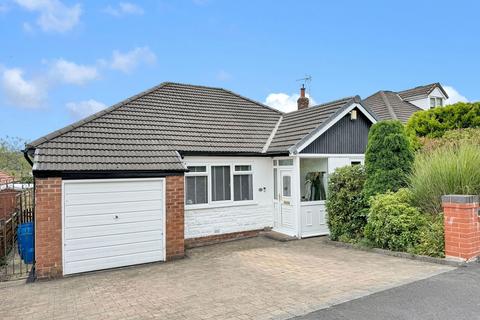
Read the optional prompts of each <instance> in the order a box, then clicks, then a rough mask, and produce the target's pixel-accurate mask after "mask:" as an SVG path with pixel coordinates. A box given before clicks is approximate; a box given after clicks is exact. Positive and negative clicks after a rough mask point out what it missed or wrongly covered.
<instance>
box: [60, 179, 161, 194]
mask: <svg viewBox="0 0 480 320" xmlns="http://www.w3.org/2000/svg"><path fill="white" fill-rule="evenodd" d="M98 181H99V180H98ZM152 181H155V180H150V181H148V180H147V179H145V180H143V181H127V180H123V181H120V180H117V181H114V180H110V181H107V180H104V181H102V182H101V183H96V182H97V181H89V182H81V181H79V182H78V183H74V184H69V185H67V186H66V188H65V191H68V193H70V194H77V193H101V192H111V191H114V192H122V191H125V192H129V191H132V190H136V191H149V190H156V191H159V192H160V193H161V192H162V190H163V186H162V185H159V184H155V183H149V182H152Z"/></svg>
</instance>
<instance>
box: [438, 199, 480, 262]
mask: <svg viewBox="0 0 480 320" xmlns="http://www.w3.org/2000/svg"><path fill="white" fill-rule="evenodd" d="M442 202H443V214H444V223H445V256H446V257H449V258H454V259H457V260H463V261H468V260H472V259H474V258H476V257H478V256H479V255H480V221H479V216H478V214H479V209H480V204H479V197H478V196H469V195H449V196H443V197H442Z"/></svg>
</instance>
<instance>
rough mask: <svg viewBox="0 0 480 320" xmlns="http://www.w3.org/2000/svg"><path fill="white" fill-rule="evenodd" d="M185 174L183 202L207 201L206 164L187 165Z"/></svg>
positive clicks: (197, 202) (198, 202) (196, 202)
mask: <svg viewBox="0 0 480 320" xmlns="http://www.w3.org/2000/svg"><path fill="white" fill-rule="evenodd" d="M188 169H189V170H190V172H188V173H186V174H185V204H202V203H208V172H207V166H191V167H188Z"/></svg>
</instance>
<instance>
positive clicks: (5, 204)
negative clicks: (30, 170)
mask: <svg viewBox="0 0 480 320" xmlns="http://www.w3.org/2000/svg"><path fill="white" fill-rule="evenodd" d="M19 193H20V192H18V191H15V190H11V189H5V190H2V191H0V219H5V220H7V219H8V218H10V217H11V216H12V214H13V213H14V212H15V209H16V207H17V200H16V199H17V198H16V196H17V194H19Z"/></svg>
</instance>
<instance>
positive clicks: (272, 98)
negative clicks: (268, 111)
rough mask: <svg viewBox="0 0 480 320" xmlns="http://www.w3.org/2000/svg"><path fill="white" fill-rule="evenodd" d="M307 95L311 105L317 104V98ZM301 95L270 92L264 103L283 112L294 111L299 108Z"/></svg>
mask: <svg viewBox="0 0 480 320" xmlns="http://www.w3.org/2000/svg"><path fill="white" fill-rule="evenodd" d="M306 96H307V98H309V99H310V106H313V105H315V104H316V102H315V100H314V99H313V98H312V97H310V95H309V94H307V95H306ZM299 97H300V95H299V94H291V95H288V94H286V93H270V94H269V95H268V96H267V98H266V99H265V102H264V104H266V105H267V106H270V107H272V108H275V109H277V110H280V111H282V112H292V111H295V110H297V99H298V98H299Z"/></svg>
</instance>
